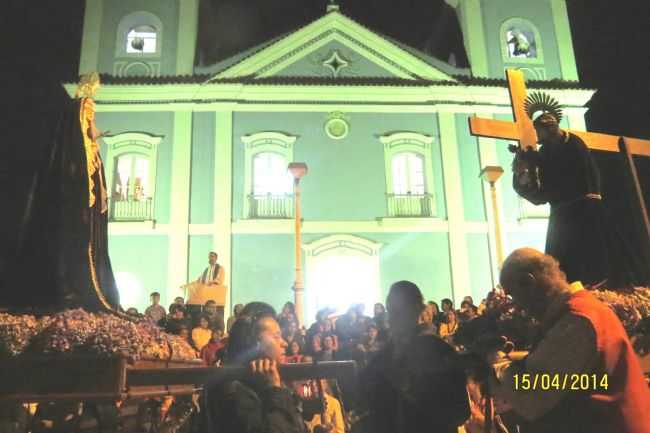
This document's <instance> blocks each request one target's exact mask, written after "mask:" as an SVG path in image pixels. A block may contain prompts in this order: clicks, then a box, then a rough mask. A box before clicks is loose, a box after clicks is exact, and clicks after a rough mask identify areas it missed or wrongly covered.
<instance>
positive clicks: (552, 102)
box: [524, 92, 563, 123]
mask: <svg viewBox="0 0 650 433" xmlns="http://www.w3.org/2000/svg"><path fill="white" fill-rule="evenodd" d="M524 109H525V110H526V114H528V117H530V119H531V120H535V119H536V118H537V117H539V116H540V115H542V114H546V113H547V114H550V115H552V116H553V117H555V119H556V120H557V123H560V120H562V115H563V113H562V106H561V105H560V103H559V102H558V101H557V100H556V99H554V98H553V97H551V96H549V95H547V94H546V93H542V92H532V93H531V94H530V95H528V96H527V97H526V99H525V100H524ZM536 115H537V116H536Z"/></svg>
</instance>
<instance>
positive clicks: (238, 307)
mask: <svg viewBox="0 0 650 433" xmlns="http://www.w3.org/2000/svg"><path fill="white" fill-rule="evenodd" d="M243 309H244V306H243V305H242V304H237V305H235V306H234V307H233V309H232V316H230V317H228V323H227V324H226V332H227V333H228V334H230V329H231V328H232V325H233V324H234V323H235V320H237V318H238V317H239V316H240V315H241V310H243Z"/></svg>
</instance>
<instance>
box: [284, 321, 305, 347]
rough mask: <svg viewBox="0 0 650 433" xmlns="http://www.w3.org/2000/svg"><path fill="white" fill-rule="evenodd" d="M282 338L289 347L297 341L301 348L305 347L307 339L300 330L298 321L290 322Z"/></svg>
mask: <svg viewBox="0 0 650 433" xmlns="http://www.w3.org/2000/svg"><path fill="white" fill-rule="evenodd" d="M282 337H283V338H284V341H286V342H287V344H288V345H289V346H291V343H292V342H294V341H295V342H297V343H298V345H299V346H300V347H305V337H304V336H303V335H302V333H301V332H300V330H299V329H298V323H297V322H296V321H292V322H289V325H288V326H287V327H286V328H283V329H282Z"/></svg>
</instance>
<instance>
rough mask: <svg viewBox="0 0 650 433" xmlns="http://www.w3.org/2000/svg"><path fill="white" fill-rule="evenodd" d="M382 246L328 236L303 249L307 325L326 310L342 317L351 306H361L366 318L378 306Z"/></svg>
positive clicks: (341, 236) (364, 241)
mask: <svg viewBox="0 0 650 433" xmlns="http://www.w3.org/2000/svg"><path fill="white" fill-rule="evenodd" d="M380 247H381V244H378V243H375V242H372V241H369V240H367V239H363V238H358V237H355V236H348V235H337V236H328V237H326V238H324V239H320V240H318V241H315V242H312V243H311V244H309V245H306V246H305V250H306V251H307V257H306V271H307V272H306V286H305V287H306V292H305V295H306V304H307V305H306V306H307V311H306V313H307V315H306V321H307V322H311V321H313V320H314V318H315V316H316V312H317V311H318V310H320V309H322V308H325V307H329V308H332V309H333V310H335V311H336V314H343V313H345V312H346V311H347V309H348V308H349V307H350V305H352V304H364V305H365V308H366V313H367V314H372V313H371V312H372V306H373V305H374V303H375V302H380V301H381V300H380V293H381V292H380V278H379V248H380Z"/></svg>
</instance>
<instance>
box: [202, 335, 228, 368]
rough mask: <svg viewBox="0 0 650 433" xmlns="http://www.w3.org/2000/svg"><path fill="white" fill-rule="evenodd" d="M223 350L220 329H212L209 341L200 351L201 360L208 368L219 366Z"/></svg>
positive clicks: (223, 345)
mask: <svg viewBox="0 0 650 433" xmlns="http://www.w3.org/2000/svg"><path fill="white" fill-rule="evenodd" d="M224 349H225V344H224V341H223V331H222V330H221V329H213V330H212V337H211V338H210V341H209V342H208V344H206V345H205V346H203V348H202V349H201V359H202V360H203V362H205V365H207V366H208V367H211V366H214V365H220V364H221V361H222V359H223V352H224Z"/></svg>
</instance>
